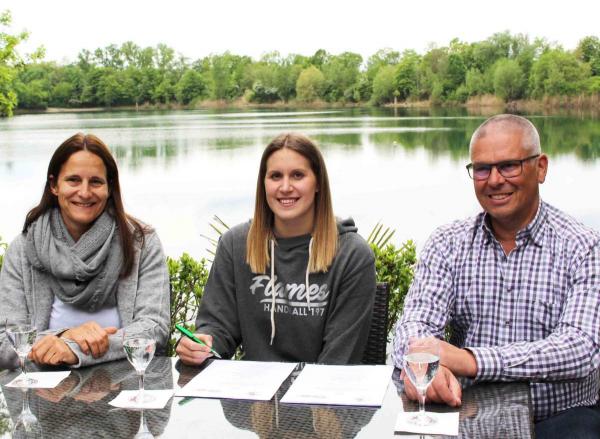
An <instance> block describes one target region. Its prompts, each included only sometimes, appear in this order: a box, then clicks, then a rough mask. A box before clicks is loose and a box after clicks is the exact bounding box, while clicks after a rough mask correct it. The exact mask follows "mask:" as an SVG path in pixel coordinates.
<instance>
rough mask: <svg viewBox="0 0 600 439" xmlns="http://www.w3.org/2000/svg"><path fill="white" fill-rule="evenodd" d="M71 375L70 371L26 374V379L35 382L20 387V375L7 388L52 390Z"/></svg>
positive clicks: (21, 375)
mask: <svg viewBox="0 0 600 439" xmlns="http://www.w3.org/2000/svg"><path fill="white" fill-rule="evenodd" d="M70 373H71V371H70V370H65V371H60V372H27V377H28V378H30V379H32V380H35V381H36V382H35V383H33V384H29V383H28V384H27V385H25V386H23V385H20V384H19V381H20V380H21V378H23V374H20V375H19V376H18V377H16V378H15V379H14V380H12V381H11V382H10V383H8V384H7V385H6V386H7V387H28V388H30V389H53V388H54V387H56V386H58V384H59V383H60V382H61V381H62V380H64V379H65V378H66V377H68V376H69V374H70Z"/></svg>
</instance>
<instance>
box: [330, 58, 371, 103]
mask: <svg viewBox="0 0 600 439" xmlns="http://www.w3.org/2000/svg"><path fill="white" fill-rule="evenodd" d="M361 64H362V56H360V55H359V54H357V53H352V52H344V53H342V54H340V55H332V56H330V57H329V58H328V60H327V62H326V63H324V64H323V65H322V67H321V69H322V72H323V76H324V77H325V90H324V97H325V99H326V100H327V101H329V102H339V101H353V100H354V89H355V87H356V85H357V82H358V78H359V76H360V65H361Z"/></svg>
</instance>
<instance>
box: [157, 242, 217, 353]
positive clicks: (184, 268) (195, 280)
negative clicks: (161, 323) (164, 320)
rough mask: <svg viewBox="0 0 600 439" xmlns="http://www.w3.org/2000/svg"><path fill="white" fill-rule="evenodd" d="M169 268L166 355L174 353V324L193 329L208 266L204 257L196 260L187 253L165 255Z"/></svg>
mask: <svg viewBox="0 0 600 439" xmlns="http://www.w3.org/2000/svg"><path fill="white" fill-rule="evenodd" d="M167 266H168V268H169V280H170V282H171V328H170V332H169V334H170V336H169V343H168V345H167V355H169V356H174V355H175V344H176V343H177V339H178V337H175V335H176V332H175V324H176V323H179V324H182V325H184V326H185V327H186V328H188V329H189V330H190V331H194V330H195V329H196V328H195V324H194V319H195V317H196V312H197V310H198V305H200V300H201V299H202V295H203V294H204V287H205V286H206V281H207V280H208V268H207V262H206V259H204V258H202V259H200V260H199V261H196V260H195V259H194V258H192V257H191V256H190V255H188V254H187V253H184V254H182V255H181V257H180V258H179V259H173V258H170V257H167Z"/></svg>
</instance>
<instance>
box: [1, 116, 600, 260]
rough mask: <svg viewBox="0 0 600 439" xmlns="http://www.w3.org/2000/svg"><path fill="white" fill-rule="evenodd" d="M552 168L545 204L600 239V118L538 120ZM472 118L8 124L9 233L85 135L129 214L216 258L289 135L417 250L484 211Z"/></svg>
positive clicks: (366, 218)
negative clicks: (109, 162) (225, 229)
mask: <svg viewBox="0 0 600 439" xmlns="http://www.w3.org/2000/svg"><path fill="white" fill-rule="evenodd" d="M529 117H530V118H531V120H532V121H533V122H534V124H535V125H536V126H537V127H538V129H539V130H540V135H541V139H542V148H543V149H544V150H545V152H547V153H548V154H549V157H550V167H549V172H548V177H547V179H546V183H545V184H544V185H543V186H542V188H541V191H542V197H543V198H544V199H545V200H546V201H548V202H550V203H552V204H554V205H555V206H557V207H560V208H561V209H563V210H565V211H567V212H569V213H571V214H572V215H573V216H575V217H576V218H579V219H580V220H582V221H583V222H585V223H586V224H588V225H590V226H592V227H595V228H596V229H600V202H599V201H598V200H599V197H598V189H599V188H600V120H598V119H594V118H587V117H573V116H542V115H535V114H532V115H529ZM484 119H485V118H484V117H483V116H470V115H468V114H467V113H466V112H464V111H456V110H454V111H443V110H439V111H434V112H430V111H400V110H396V111H394V110H381V109H333V110H322V111H281V110H249V111H209V110H202V111H176V112H173V111H170V112H139V113H136V112H124V111H119V112H94V113H62V114H33V115H20V116H15V117H13V118H10V119H1V120H0V183H1V184H0V236H2V237H3V238H4V240H8V241H10V240H12V238H13V237H14V236H16V235H17V234H18V233H19V231H20V229H21V227H22V224H23V221H24V218H25V214H26V212H27V211H28V210H29V209H30V208H31V207H33V205H34V204H36V203H37V201H38V200H39V198H40V196H41V192H42V189H43V186H44V181H45V172H46V170H47V166H48V161H49V159H50V156H51V155H52V152H53V151H54V149H55V148H56V147H57V146H58V145H59V144H60V143H61V142H62V141H63V140H65V139H66V138H68V137H69V136H71V135H72V134H74V133H75V132H77V131H83V132H89V133H94V134H96V135H98V136H99V137H100V138H101V139H103V140H104V141H105V142H106V143H107V144H108V145H109V146H110V147H111V149H112V150H113V152H114V154H115V156H116V157H117V161H118V164H119V169H120V172H121V184H122V191H123V196H124V201H125V206H126V209H127V211H128V212H129V213H131V214H133V215H134V216H136V217H138V218H140V219H142V220H143V221H145V222H147V223H149V224H152V225H153V226H154V227H155V228H156V229H157V230H158V233H159V235H160V237H161V240H162V242H163V245H164V247H165V250H166V253H167V254H168V255H170V256H177V255H179V254H181V253H182V252H184V251H185V252H188V253H190V254H192V255H193V256H196V257H199V256H205V255H206V250H205V249H206V247H210V246H209V244H208V241H207V240H206V239H205V238H203V237H202V235H211V236H212V235H214V232H211V229H210V227H209V222H210V221H211V218H212V216H213V215H215V214H216V215H219V216H220V217H221V218H222V219H223V220H225V222H227V223H228V224H230V225H233V224H236V223H239V222H241V221H246V220H247V219H249V218H250V217H251V215H252V210H253V203H254V192H255V187H256V175H257V172H258V164H259V160H260V155H261V153H262V150H263V149H264V147H265V146H266V145H267V144H268V142H269V141H270V140H271V139H272V138H273V137H275V136H276V135H277V134H279V133H281V132H284V131H298V132H302V133H305V134H307V135H309V136H310V137H312V138H314V139H316V140H317V141H318V143H319V144H320V146H321V148H322V151H323V154H324V156H325V160H326V163H327V167H328V172H329V177H330V181H331V186H332V193H333V203H334V210H335V212H336V215H338V216H340V217H348V216H351V217H353V218H354V219H355V221H356V223H357V225H358V227H359V233H361V234H362V235H363V236H365V237H366V236H367V235H368V233H369V232H370V230H371V229H372V228H373V226H374V225H375V224H376V223H377V222H378V221H381V222H382V223H383V224H385V225H386V226H389V227H391V228H394V229H395V230H396V234H395V237H394V241H395V242H396V243H400V242H402V241H404V240H407V239H413V240H414V241H416V243H417V246H418V248H419V249H420V248H421V247H422V245H423V244H424V242H425V240H426V239H427V236H428V235H429V234H430V233H431V231H432V230H433V229H434V228H435V227H437V226H439V225H441V224H444V223H446V222H449V221H452V220H453V219H456V218H462V217H465V216H468V215H472V214H475V213H476V212H478V210H479V205H478V204H477V202H476V200H475V197H474V195H473V188H472V181H471V180H470V179H469V177H468V175H467V172H466V170H465V164H466V163H467V162H468V161H469V157H468V142H469V138H470V135H471V133H472V132H473V130H474V129H475V128H476V127H477V126H478V125H479V124H480V123H481V122H482V121H483V120H484Z"/></svg>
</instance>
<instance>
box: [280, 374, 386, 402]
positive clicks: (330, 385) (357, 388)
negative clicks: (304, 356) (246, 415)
mask: <svg viewBox="0 0 600 439" xmlns="http://www.w3.org/2000/svg"><path fill="white" fill-rule="evenodd" d="M393 371H394V368H393V366H383V365H381V366H326V365H320V364H307V365H306V366H305V367H304V369H302V372H301V373H300V375H299V376H298V378H296V380H295V381H294V383H293V384H292V385H291V387H290V388H289V390H288V391H287V393H286V394H285V395H284V396H283V398H282V399H281V402H282V403H286V402H287V403H301V404H330V405H356V406H381V404H382V403H383V398H384V396H385V391H386V389H387V387H388V385H389V383H390V380H391V378H392V372H393Z"/></svg>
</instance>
